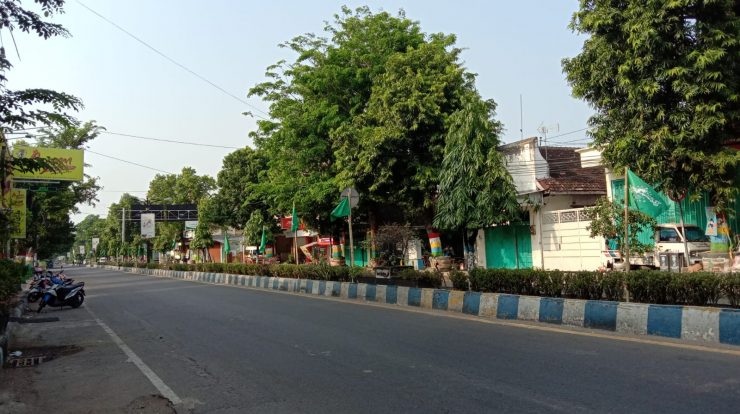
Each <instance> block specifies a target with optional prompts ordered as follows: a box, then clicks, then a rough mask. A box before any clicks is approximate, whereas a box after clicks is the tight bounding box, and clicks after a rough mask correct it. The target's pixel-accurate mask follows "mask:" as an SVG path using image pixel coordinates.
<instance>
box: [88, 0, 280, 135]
mask: <svg viewBox="0 0 740 414" xmlns="http://www.w3.org/2000/svg"><path fill="white" fill-rule="evenodd" d="M77 3H78V4H79V5H80V6H82V7H84V8H86V9H87V10H89V11H90V12H91V13H93V14H94V15H96V16H98V17H100V18H101V19H103V20H104V21H105V22H107V23H108V24H110V25H112V26H113V27H115V28H116V29H118V30H120V31H122V32H123V33H125V34H127V35H128V36H129V37H131V38H132V39H134V40H136V41H137V42H139V43H141V44H142V45H144V46H146V47H147V48H149V49H150V50H152V51H153V52H154V53H156V54H158V55H160V56H162V57H163V58H165V59H167V60H169V61H170V62H171V63H173V64H175V65H177V66H178V67H180V68H181V69H183V70H184V71H186V72H188V73H190V74H191V75H193V76H195V77H197V78H198V79H200V80H202V81H203V82H205V83H207V84H209V85H211V86H213V87H214V88H216V89H218V90H219V91H221V92H223V93H225V94H226V95H228V96H230V97H232V98H234V99H236V100H237V101H239V102H241V103H243V104H244V105H247V106H248V107H250V108H252V109H254V110H255V111H257V112H261V113H263V114H265V115H267V116H270V115H269V114H268V113H267V112H265V111H263V110H261V109H259V108H257V107H256V106H254V105H252V104H250V103H249V102H247V101H245V100H244V99H242V98H240V97H238V96H236V95H234V94H233V93H231V92H229V91H227V90H226V89H224V88H222V87H220V86H218V85H217V84H215V83H213V82H211V81H210V80H208V79H207V78H206V77H204V76H202V75H199V74H198V73H196V72H195V71H194V70H192V69H190V68H188V67H187V66H185V65H183V64H182V63H180V62H178V61H176V60H175V59H172V58H171V57H169V56H167V55H165V54H164V53H163V52H161V51H159V50H158V49H157V48H155V47H154V46H152V45H150V44H149V43H147V42H145V41H143V40H142V39H140V38H139V37H137V36H136V35H134V34H133V33H131V32H129V31H128V30H126V29H124V28H123V27H121V26H119V25H118V24H116V23H115V22H113V21H112V20H110V19H108V18H107V17H105V16H103V15H102V14H100V13H98V12H96V11H95V10H93V9H91V8H90V7H89V6H87V5H86V4H85V3H83V2H81V1H80V0H77ZM254 116H256V117H258V118H262V119H264V120H266V121H269V119H268V118H265V117H264V116H261V115H257V114H254Z"/></svg>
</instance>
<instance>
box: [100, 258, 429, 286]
mask: <svg viewBox="0 0 740 414" xmlns="http://www.w3.org/2000/svg"><path fill="white" fill-rule="evenodd" d="M109 264H111V265H115V266H122V267H137V268H145V269H165V270H176V271H192V272H207V273H229V274H237V275H259V276H268V277H283V278H293V279H310V280H327V281H336V282H356V281H357V280H358V279H359V278H374V276H373V273H372V272H371V271H370V270H369V269H366V268H363V267H346V266H329V265H325V264H318V265H296V264H274V265H264V264H242V263H196V264H183V263H172V264H162V265H159V264H157V263H139V262H118V263H109ZM395 279H396V280H403V281H406V282H408V283H409V284H411V285H419V286H424V287H440V286H442V276H441V275H440V274H439V273H434V272H420V271H418V270H413V269H405V270H403V271H401V272H399V274H398V275H397V276H396V277H395Z"/></svg>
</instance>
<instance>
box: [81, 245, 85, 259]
mask: <svg viewBox="0 0 740 414" xmlns="http://www.w3.org/2000/svg"><path fill="white" fill-rule="evenodd" d="M80 254H81V255H83V256H84V255H85V245H84V244H83V245H81V246H80Z"/></svg>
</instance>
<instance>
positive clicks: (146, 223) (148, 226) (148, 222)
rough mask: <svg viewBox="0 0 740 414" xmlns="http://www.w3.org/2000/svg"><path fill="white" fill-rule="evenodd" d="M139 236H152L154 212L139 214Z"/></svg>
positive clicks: (148, 237) (146, 237)
mask: <svg viewBox="0 0 740 414" xmlns="http://www.w3.org/2000/svg"><path fill="white" fill-rule="evenodd" d="M141 237H142V238H144V239H150V238H152V237H154V213H145V214H142V215H141Z"/></svg>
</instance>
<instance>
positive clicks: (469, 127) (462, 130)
mask: <svg viewBox="0 0 740 414" xmlns="http://www.w3.org/2000/svg"><path fill="white" fill-rule="evenodd" d="M495 110H496V104H495V103H494V102H493V101H484V100H483V99H481V98H480V96H479V95H478V94H477V93H473V92H471V93H469V94H468V95H467V96H466V97H465V98H464V99H463V106H462V108H460V109H459V110H457V111H456V112H455V113H453V114H452V116H451V117H450V121H449V124H450V125H449V130H448V133H447V137H446V145H445V154H444V159H443V161H442V170H441V173H440V182H439V197H438V199H437V203H436V215H435V217H434V225H435V226H436V227H438V228H441V229H447V230H457V231H462V232H464V233H467V232H468V231H469V230H476V229H479V228H483V227H488V226H491V225H493V224H497V223H501V222H503V221H507V220H510V219H511V218H513V217H514V216H515V215H516V212H517V211H518V210H519V205H518V203H517V200H516V194H517V193H516V188H515V187H514V183H513V181H512V179H511V176H510V175H509V173H508V171H507V170H506V165H505V163H504V158H503V155H502V154H501V153H500V152H498V151H497V147H498V146H499V143H500V142H499V138H498V137H499V134H500V133H501V129H502V127H501V123H500V122H498V121H495V120H494V115H495ZM466 239H467V238H466ZM466 244H467V240H466ZM466 250H467V249H466Z"/></svg>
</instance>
